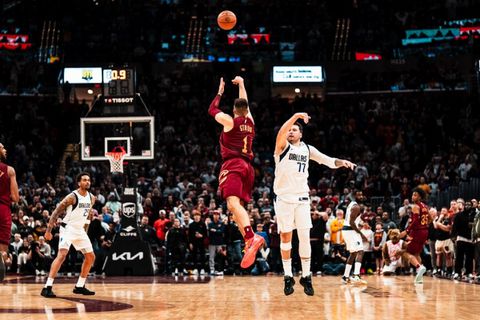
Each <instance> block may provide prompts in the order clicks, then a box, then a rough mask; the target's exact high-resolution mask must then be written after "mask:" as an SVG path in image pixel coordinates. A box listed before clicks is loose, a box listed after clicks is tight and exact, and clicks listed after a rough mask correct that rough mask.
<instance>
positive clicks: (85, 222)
mask: <svg viewBox="0 0 480 320" xmlns="http://www.w3.org/2000/svg"><path fill="white" fill-rule="evenodd" d="M77 184H78V189H77V190H75V191H73V192H72V193H70V194H69V195H68V196H66V197H65V198H64V199H63V200H62V202H60V203H59V205H58V206H57V208H56V209H55V210H54V211H53V212H52V216H51V217H50V221H49V222H48V226H47V231H46V232H45V239H46V240H51V239H52V228H53V226H54V225H55V222H56V221H57V219H58V217H59V216H60V214H62V213H63V212H66V215H65V217H64V218H63V222H62V223H61V226H60V241H59V243H58V255H57V257H56V258H55V260H54V261H53V263H52V266H51V267H50V273H49V274H48V279H47V282H46V283H45V287H44V288H43V289H42V292H41V295H42V296H44V297H45V298H55V297H56V295H55V294H54V293H53V291H52V285H53V280H54V279H55V277H56V275H57V272H58V270H59V269H60V267H61V266H62V263H63V262H64V261H65V258H66V257H67V255H68V250H69V249H70V246H71V245H73V246H74V248H75V250H78V251H81V252H82V253H83V255H84V257H85V259H84V260H83V264H82V271H81V272H80V277H79V278H78V281H77V284H76V286H75V288H74V289H73V293H77V294H83V295H94V294H95V292H93V291H90V290H88V289H87V288H85V281H86V280H87V276H88V272H89V271H90V268H91V267H92V265H93V262H94V260H95V254H94V253H93V248H92V243H91V242H90V239H89V238H88V235H87V230H88V226H89V225H90V220H91V215H92V212H91V209H92V206H93V204H94V203H95V197H94V196H93V195H92V194H91V193H90V192H89V191H88V190H89V189H90V175H89V174H88V173H87V172H81V173H79V174H78V175H77Z"/></svg>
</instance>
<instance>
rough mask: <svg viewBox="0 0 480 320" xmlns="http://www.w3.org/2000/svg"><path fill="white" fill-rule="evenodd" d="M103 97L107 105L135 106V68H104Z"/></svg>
mask: <svg viewBox="0 0 480 320" xmlns="http://www.w3.org/2000/svg"><path fill="white" fill-rule="evenodd" d="M103 96H104V102H105V104H106V105H125V104H133V99H134V96H135V70H134V69H133V68H104V69H103Z"/></svg>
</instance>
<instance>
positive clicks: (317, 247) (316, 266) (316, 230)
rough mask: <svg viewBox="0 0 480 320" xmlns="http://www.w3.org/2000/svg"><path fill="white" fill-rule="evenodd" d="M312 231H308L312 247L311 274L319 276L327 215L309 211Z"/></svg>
mask: <svg viewBox="0 0 480 320" xmlns="http://www.w3.org/2000/svg"><path fill="white" fill-rule="evenodd" d="M311 216H312V225H313V226H312V229H310V244H311V247H312V262H311V271H312V274H316V275H321V274H322V265H323V256H324V254H323V243H324V239H325V233H326V232H327V220H328V215H327V213H326V212H319V211H318V210H313V211H311Z"/></svg>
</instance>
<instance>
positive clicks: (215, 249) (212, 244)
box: [208, 211, 225, 276]
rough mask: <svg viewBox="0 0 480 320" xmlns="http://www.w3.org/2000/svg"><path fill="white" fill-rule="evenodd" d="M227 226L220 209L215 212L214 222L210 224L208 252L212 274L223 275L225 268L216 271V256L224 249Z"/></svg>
mask: <svg viewBox="0 0 480 320" xmlns="http://www.w3.org/2000/svg"><path fill="white" fill-rule="evenodd" d="M224 234H225V226H224V224H223V223H222V221H220V213H219V212H218V211H214V212H213V219H212V222H210V223H209V224H208V237H209V245H208V254H209V259H210V260H209V264H208V265H209V267H210V275H214V276H222V275H223V270H218V271H215V257H216V255H217V254H218V253H219V252H220V250H222V246H223V245H224V244H225V242H224Z"/></svg>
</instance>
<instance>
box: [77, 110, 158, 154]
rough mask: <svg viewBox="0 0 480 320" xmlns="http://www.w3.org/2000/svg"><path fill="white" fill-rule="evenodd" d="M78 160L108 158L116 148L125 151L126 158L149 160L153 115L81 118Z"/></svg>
mask: <svg viewBox="0 0 480 320" xmlns="http://www.w3.org/2000/svg"><path fill="white" fill-rule="evenodd" d="M80 137H81V141H80V144H81V159H82V160H83V161H101V160H108V159H107V157H106V156H105V153H106V152H110V151H112V150H113V149H115V147H119V146H121V147H123V148H124V149H125V150H126V151H127V156H126V157H125V160H149V159H153V156H154V147H153V146H154V137H155V134H154V118H153V117H101V118H100V117H99V118H81V119H80Z"/></svg>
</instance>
